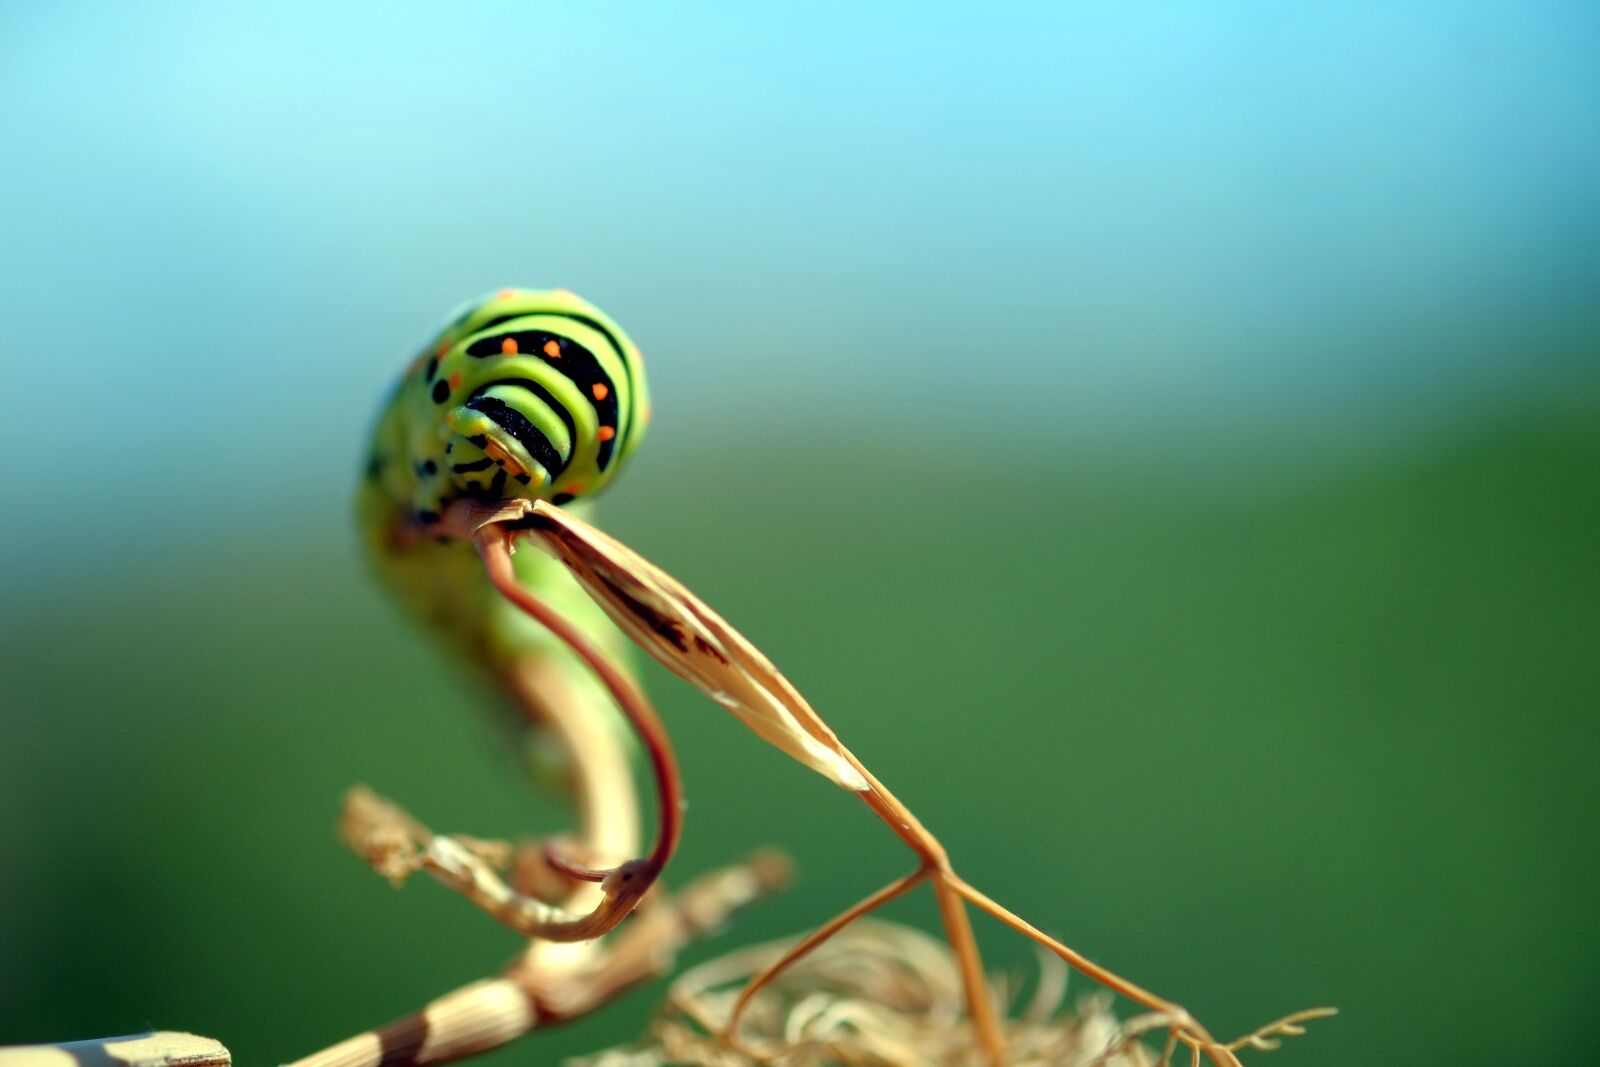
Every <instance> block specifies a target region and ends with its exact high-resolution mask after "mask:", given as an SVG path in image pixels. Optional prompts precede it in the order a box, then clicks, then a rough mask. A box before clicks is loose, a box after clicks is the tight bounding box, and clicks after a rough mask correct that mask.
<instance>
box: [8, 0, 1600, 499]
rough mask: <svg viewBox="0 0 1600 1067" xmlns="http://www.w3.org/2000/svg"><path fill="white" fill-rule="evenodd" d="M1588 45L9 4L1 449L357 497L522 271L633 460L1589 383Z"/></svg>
mask: <svg viewBox="0 0 1600 1067" xmlns="http://www.w3.org/2000/svg"><path fill="white" fill-rule="evenodd" d="M1597 23H1600V11H1597V9H1596V8H1594V7H1593V6H1592V5H1588V4H1581V3H1574V4H1554V3H1547V4H1529V3H1514V4H1513V3H1506V4H1462V3H1453V2H1452V3H1434V4H1409V5H1403V6H1396V5H1388V4H1339V5H1281V4H1235V5H1225V6H1217V5H1211V6H1207V5H1172V6H1139V7H1138V8H1137V9H1135V8H1133V7H1130V6H1129V5H1121V4H1086V5H1039V6H1029V5H998V6H990V7H985V8H982V9H973V8H967V7H957V6H950V5H937V4H905V5H893V4H891V5H877V6H872V7H870V8H869V9H858V8H857V7H856V6H854V5H840V6H829V5H816V4H807V5H795V6H773V5H759V6H754V5H724V6H711V7H694V8H688V9H686V8H683V7H680V6H679V5H669V4H660V5H635V6H607V5H591V4H505V5H493V4H478V5H454V4H438V5H393V4H384V5H321V4H295V3H287V4H274V5H260V6H257V5H212V4H199V3H195V4H163V3H140V4H137V5H134V4H127V5H106V4H78V3H51V4H43V3H19V4H8V5H6V6H5V8H4V10H3V11H0V145H3V146H4V156H5V158H6V159H7V161H8V163H7V165H6V166H5V167H4V168H0V232H3V233H4V234H5V240H4V242H3V244H0V302H3V307H4V311H5V320H6V322H7V323H8V327H7V331H6V336H5V337H4V339H3V340H0V358H3V359H4V360H5V362H6V366H7V368H8V370H9V372H10V377H11V381H12V382H13V386H12V387H13V389H14V390H15V391H16V392H15V393H14V395H19V396H20V397H22V398H23V402H22V403H20V404H16V405H13V407H12V408H11V411H10V413H9V415H8V418H7V420H6V422H5V425H4V426H3V427H0V446H3V447H4V448H5V449H6V451H7V453H8V454H11V455H31V454H37V453H38V451H39V450H40V445H39V444H38V441H39V440H40V439H48V440H61V439H63V437H66V438H70V439H71V440H72V441H73V442H74V443H73V448H74V450H75V451H76V452H77V453H78V454H79V455H80V456H81V457H82V458H80V459H79V460H78V461H77V462H76V463H75V467H76V469H77V470H78V472H79V473H80V474H82V475H84V476H85V478H86V480H87V484H88V486H92V488H93V489H94V490H95V491H96V492H98V493H109V494H111V496H112V497H113V498H114V499H116V500H118V501H119V502H122V503H125V504H127V505H128V506H131V507H134V508H135V509H137V508H139V507H141V506H142V504H144V503H146V502H153V501H164V502H166V503H167V504H168V505H170V506H173V507H176V506H178V505H177V503H176V501H177V500H178V499H179V498H182V497H183V496H184V494H185V493H186V492H188V493H190V495H191V496H192V495H193V494H192V492H191V491H192V490H193V489H194V488H195V487H196V485H197V484H201V485H204V486H205V487H206V492H207V494H208V495H209V496H210V497H211V498H212V503H211V505H210V506H211V507H217V506H221V505H220V504H219V501H220V502H221V504H229V505H230V506H231V504H233V503H237V504H239V506H241V507H248V506H250V505H248V504H247V503H245V502H246V501H264V500H275V501H282V500H286V499H289V498H291V497H292V498H294V499H296V500H299V501H302V502H304V501H306V500H308V499H313V498H314V497H315V496H316V494H317V493H319V492H326V493H328V494H333V493H337V492H339V491H340V489H341V487H342V486H343V485H344V484H345V483H346V482H347V481H348V476H349V474H348V470H343V469H340V470H335V469H334V467H336V465H337V464H336V462H335V461H336V459H337V457H341V456H344V457H348V456H353V455H355V454H356V453H357V452H358V451H359V440H360V438H361V435H362V434H363V433H364V432H365V428H366V424H367V419H368V418H369V415H370V412H371V410H372V408H373V406H374V404H375V403H376V400H377V398H378V396H379V395H380V393H381V391H382V389H383V388H384V385H385V383H386V382H387V381H388V379H389V378H390V376H391V375H392V374H393V373H394V370H395V368H396V367H398V366H399V365H400V364H401V362H402V361H403V360H404V358H405V356H406V354H407V353H408V352H410V351H411V350H412V348H413V346H414V345H415V344H416V343H417V341H418V339H419V338H420V337H422V336H423V335H424V334H425V333H426V332H427V331H428V330H429V329H430V328H431V327H432V326H433V325H434V324H435V323H436V322H437V321H438V320H439V318H440V317H441V316H442V315H443V314H444V313H445V311H446V310H447V309H448V308H450V307H451V306H453V305H454V304H455V303H457V302H458V301H459V300H461V299H463V298H464V297H466V296H467V295H470V294H473V293H476V292H479V291H482V290H486V289H490V288H494V287H498V286H500V285H503V284H508V283H517V284H528V285H542V284H552V285H567V286H569V287H572V288H575V289H577V290H579V291H580V292H583V293H585V294H586V295H588V296H590V297H591V298H592V299H594V300H596V301H597V302H599V303H601V304H602V306H604V307H606V308H608V309H609V310H611V311H612V312H613V313H614V314H615V315H617V316H618V317H619V318H620V319H621V320H622V321H623V322H624V323H625V324H627V325H628V327H629V328H630V330H631V331H632V332H633V333H634V334H635V335H636V336H637V337H638V339H639V340H640V342H641V344H642V345H643V347H644V349H645V351H646V353H647V356H649V357H650V359H651V369H652V379H653V382H654V384H655V389H656V393H657V397H658V401H659V402H658V411H659V412H660V415H659V423H658V434H657V439H658V442H666V443H665V444H659V443H658V444H657V445H655V446H653V447H654V448H657V449H661V448H665V449H668V450H670V449H672V448H674V447H676V445H675V444H674V443H673V442H685V441H689V440H691V439H693V438H695V437H697V436H699V437H702V438H704V439H710V440H718V439H721V438H722V437H724V436H725V435H727V434H729V433H734V432H739V433H748V432H751V431H752V429H754V430H755V431H756V432H773V433H781V432H783V431H785V430H796V429H804V428H806V427H810V426H813V425H815V424H816V423H817V422H818V421H820V422H822V423H824V424H827V425H834V424H851V423H854V424H856V425H867V426H875V425H880V424H883V423H888V424H894V423H895V422H896V421H897V420H898V419H900V418H902V417H906V416H910V417H911V418H913V419H914V418H915V417H916V413H918V412H926V411H930V410H937V411H939V412H944V413H948V416H949V417H951V418H954V419H956V420H957V421H958V422H959V423H961V424H962V425H963V426H968V425H971V426H982V427H983V428H984V432H985V434H986V435H992V436H995V437H998V438H1004V437H1005V436H1006V435H1007V434H1008V433H1012V432H1015V433H1017V434H1023V435H1026V434H1031V433H1038V432H1043V433H1045V434H1046V435H1050V434H1057V433H1060V434H1069V435H1070V434H1075V433H1091V434H1094V435H1110V436H1111V437H1112V438H1113V439H1114V440H1117V441H1121V442H1124V443H1125V444H1129V445H1132V444H1136V443H1137V442H1138V441H1139V440H1141V439H1143V438H1147V437H1149V436H1150V435H1151V434H1159V433H1165V432H1170V431H1171V430H1172V428H1174V427H1190V426H1194V425H1199V426H1202V427H1211V428H1213V429H1216V428H1218V427H1220V428H1222V429H1223V431H1224V432H1222V433H1220V434H1213V435H1212V436H1213V437H1216V438H1219V439H1226V440H1234V441H1238V440H1248V441H1251V442H1252V444H1260V439H1258V437H1257V436H1256V431H1260V432H1262V433H1265V434H1266V439H1267V440H1269V441H1271V443H1272V444H1273V445H1274V446H1275V447H1287V446H1289V445H1290V444H1292V443H1293V442H1294V441H1295V440H1300V439H1304V440H1315V441H1317V442H1318V445H1319V447H1333V448H1335V449H1339V448H1358V447H1360V446H1361V445H1362V443H1363V441H1364V440H1366V439H1367V438H1369V437H1371V436H1373V435H1380V436H1381V435H1385V434H1391V435H1392V434H1395V433H1408V432H1412V431H1413V430H1414V429H1415V428H1416V427H1417V426H1430V425H1432V424H1433V423H1434V422H1435V421H1436V420H1437V419H1438V417H1439V416H1441V415H1445V416H1450V415H1453V414H1456V413H1459V412H1460V411H1461V410H1464V409H1465V410H1471V409H1472V408H1473V406H1474V405H1475V404H1477V403H1478V402H1480V401H1481V400H1482V399H1483V398H1484V397H1485V396H1488V397H1492V398H1497V399H1503V398H1504V396H1505V395H1506V394H1507V393H1508V392H1511V393H1515V392H1517V391H1520V390H1526V389H1529V388H1532V389H1534V390H1547V389H1549V388H1551V385H1552V382H1553V383H1555V386H1554V387H1555V388H1557V389H1561V388H1565V387H1567V386H1566V383H1567V382H1568V380H1569V379H1570V378H1571V377H1572V376H1574V375H1583V374H1585V373H1586V372H1587V371H1590V370H1592V369H1593V364H1592V361H1591V359H1590V355H1591V354H1592V353H1593V351H1594V345H1593V340H1594V338H1595V337H1596V336H1597V335H1600V325H1597V320H1600V299H1597V297H1600V293H1597V288H1600V286H1597V278H1600V269H1597V268H1600V198H1596V197H1595V195H1594V189H1595V188H1596V187H1597V183H1600V92H1597V88H1600V67H1597V65H1596V64H1595V63H1594V55H1595V46H1596V43H1597V41H1600V35H1597V33H1596V30H1597V28H1600V27H1597ZM864 420H865V421H864ZM968 420H972V421H970V422H969V421H968ZM946 432H948V428H947V429H946ZM932 441H933V439H932V438H929V444H931V443H932ZM197 443H198V444H197ZM996 443H997V445H998V446H1002V447H1003V443H1004V442H1003V441H998V442H996ZM909 447H910V448H912V449H916V448H920V447H923V443H922V441H921V440H920V439H917V438H913V439H912V440H911V442H910V443H909ZM197 450H198V451H200V452H203V453H204V454H205V456H206V457H208V458H204V459H200V460H198V461H197V460H196V456H195V453H196V451H197ZM197 479H198V480H197ZM61 484H62V483H61V481H60V479H59V478H57V477H54V476H45V474H44V472H42V471H41V470H40V469H39V468H38V467H37V466H34V465H32V464H29V463H13V464H8V465H6V466H5V467H4V468H3V469H0V492H4V493H5V494H6V496H7V497H9V498H15V497H17V496H18V495H19V494H20V495H29V494H38V493H45V494H50V493H51V492H54V491H56V489H57V487H59V486H60V485H61ZM73 484H75V485H83V483H77V482H75V483H73Z"/></svg>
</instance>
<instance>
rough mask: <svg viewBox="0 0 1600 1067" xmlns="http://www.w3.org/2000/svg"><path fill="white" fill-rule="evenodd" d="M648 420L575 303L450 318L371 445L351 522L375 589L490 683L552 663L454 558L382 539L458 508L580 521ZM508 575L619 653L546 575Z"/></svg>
mask: <svg viewBox="0 0 1600 1067" xmlns="http://www.w3.org/2000/svg"><path fill="white" fill-rule="evenodd" d="M649 417H650V404H649V398H648V395H647V392H646V387H645V379H644V366H643V362H642V360H641V358H640V356H639V350H638V348H637V347H636V346H635V345H634V344H633V342H632V341H631V340H629V339H628V336H627V334H625V333H623V331H622V329H621V328H620V327H619V326H618V325H617V324H616V323H615V322H614V321H612V319H611V318H610V317H609V316H607V315H606V314H605V313H604V312H603V311H601V310H600V309H599V308H597V307H595V306H594V305H593V304H590V303H589V302H588V301H586V300H584V299H582V298H581V297H579V296H577V295H576V294H574V293H571V292H569V291H567V290H565V289H552V290H530V289H502V290H500V291H499V292H496V293H493V294H491V295H489V296H486V297H484V298H482V299H479V300H475V301H471V302H469V303H467V304H466V305H464V306H463V307H461V308H459V309H458V310H457V311H456V313H455V314H454V315H453V316H452V317H451V319H450V320H449V323H448V324H447V325H446V326H445V327H444V328H443V329H442V330H441V331H440V332H439V333H438V335H437V336H436V337H435V338H434V339H433V340H432V341H430V342H429V344H428V346H427V347H426V348H425V349H424V350H423V352H422V353H421V354H420V355H419V356H417V358H416V359H415V361H414V362H413V363H412V364H411V366H410V368H409V369H408V370H407V372H406V373H405V375H404V377H402V379H401V381H400V383H399V384H398V386H397V387H396V388H395V390H394V392H393V394H392V395H391V396H390V398H389V400H388V402H387V404H386V405H385V407H384V409H383V411H382V413H381V414H380V415H379V418H378V420H377V425H376V427H375V429H374V432H373V435H372V443H371V447H370V449H369V451H368V459H367V466H366V472H365V476H364V477H363V479H362V482H361V489H360V493H359V498H358V513H359V518H360V521H361V526H362V530H363V539H364V541H365V544H366V547H367V549H368V552H369V554H370V555H371V556H372V558H373V559H374V561H375V563H376V564H377V569H378V572H379V574H380V575H381V576H382V577H383V579H384V580H385V584H387V585H388V586H389V587H390V589H391V590H392V591H393V592H395V593H396V594H397V595H398V596H399V597H400V599H401V600H402V601H403V602H405V603H406V604H407V605H408V606H409V607H410V608H411V610H412V611H413V613H414V614H416V615H418V616H419V617H420V618H421V619H422V620H424V621H425V622H426V623H428V624H430V625H431V626H432V628H433V629H434V630H435V631H436V632H438V634H439V635H440V636H441V637H443V638H444V639H445V640H446V641H447V642H449V643H450V644H452V645H454V646H455V647H456V648H457V650H458V651H459V652H461V653H462V654H464V655H466V656H467V657H468V658H469V659H471V660H473V661H475V662H478V663H480V664H482V665H484V666H487V667H489V668H491V669H495V670H497V669H500V668H503V667H504V666H505V665H506V663H507V662H508V660H510V659H512V658H514V657H516V656H518V655H519V654H521V653H523V652H526V651H529V650H533V649H540V650H552V651H553V650H556V649H558V647H559V646H558V643H557V642H555V641H554V640H553V639H551V638H550V637H549V635H548V634H547V633H545V631H543V630H542V629H541V628H539V627H537V626H535V625H533V624H531V623H529V622H528V621H527V620H526V619H525V618H524V617H523V616H522V615H521V614H520V613H518V612H516V611H514V610H512V609H510V608H508V607H507V606H506V605H505V604H504V603H503V602H502V601H501V600H500V598H499V597H497V596H495V595H493V593H492V591H491V590H490V588H489V586H488V583H487V582H486V581H485V579H484V577H483V573H482V567H481V565H479V563H478V560H477V557H476V555H475V553H474V552H473V550H472V548H471V546H470V545H467V544H465V543H461V542H455V543H450V542H445V543H436V542H431V541H430V542H422V543H418V544H411V545H406V546H400V545H398V544H397V543H396V541H395V538H394V531H395V530H397V529H402V528H404V527H405V526H406V525H408V524H412V525H417V526H419V527H420V526H425V525H426V524H428V523H431V522H434V521H436V520H437V519H438V517H439V515H440V514H441V513H442V512H443V511H444V509H445V507H446V506H447V505H448V504H449V503H450V502H451V501H453V500H456V499H459V498H462V497H468V498H477V499H483V500H502V499H507V498H511V497H524V498H527V499H529V500H548V501H550V502H551V503H553V504H560V505H572V506H574V507H575V508H577V509H580V510H581V504H580V503H579V502H581V501H582V500H584V499H586V498H588V497H591V496H593V495H594V494H595V493H598V492H599V491H600V490H602V489H604V488H605V487H606V486H607V485H608V484H609V483H610V482H611V481H612V480H613V479H614V478H615V477H616V476H617V474H618V472H619V471H620V470H621V469H622V467H623V466H625V465H626V463H627V460H628V457H629V456H630V455H632V454H633V452H634V450H635V449H637V448H638V446H639V443H640V441H641V440H642V439H643V438H644V432H645V426H646V424H647V423H648V422H649ZM517 570H518V576H519V578H520V579H522V580H523V581H524V582H526V583H527V584H528V585H529V587H530V588H532V589H535V590H537V591H538V592H539V593H540V595H541V596H543V597H544V598H545V599H547V600H549V601H551V602H552V603H553V604H554V605H555V606H557V607H559V608H561V609H562V610H563V611H565V612H568V613H570V614H571V615H572V617H573V619H574V621H575V622H577V623H578V624H579V625H580V626H582V627H583V628H584V629H585V630H586V631H589V632H590V633H591V634H592V635H594V636H596V637H597V638H599V639H601V640H602V641H603V643H604V644H606V645H607V646H609V647H613V648H617V647H620V645H621V642H620V637H619V635H617V634H616V633H615V628H614V627H612V626H611V624H610V623H609V622H608V621H607V620H605V618H604V616H603V613H602V612H601V611H600V610H599V609H598V608H597V607H596V606H595V605H594V603H593V602H592V601H591V600H590V599H589V597H587V596H586V595H584V594H583V593H582V592H581V591H580V590H579V589H578V587H577V586H576V585H575V584H574V583H573V582H572V580H571V579H570V578H569V577H568V576H567V574H566V572H565V571H564V570H563V569H562V568H561V567H560V566H559V565H558V564H556V563H555V562H554V561H552V560H550V559H548V558H547V557H544V556H542V555H541V554H539V553H536V552H525V553H521V554H519V555H518V556H517ZM557 654H559V653H557Z"/></svg>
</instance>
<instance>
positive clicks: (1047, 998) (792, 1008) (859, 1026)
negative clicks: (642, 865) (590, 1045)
mask: <svg viewBox="0 0 1600 1067" xmlns="http://www.w3.org/2000/svg"><path fill="white" fill-rule="evenodd" d="M788 945H789V942H787V941H783V942H773V943H770V944H766V945H757V946H754V947H751V948H746V949H741V950H739V951H736V952H733V953H730V954H728V955H726V956H722V957H720V958H718V959H715V960H712V961H710V962H709V963H705V964H702V965H700V966H698V967H695V968H692V969H690V970H688V971H686V972H684V974H683V975H682V976H681V977H679V978H678V980H677V981H675V982H674V983H673V984H672V987H671V989H670V991H669V993H668V995H667V999H666V1002H665V1003H664V1004H663V1005H662V1006H661V1008H660V1009H659V1010H658V1011H657V1013H656V1017H655V1019H654V1020H653V1021H652V1023H651V1025H650V1029H649V1032H648V1034H647V1036H646V1038H645V1039H644V1040H643V1041H642V1042H640V1043H639V1044H637V1045H634V1046H631V1047H627V1048H618V1049H611V1050H608V1051H606V1052H602V1053H599V1054H598V1055H594V1056H589V1057H585V1058H583V1059H581V1060H577V1061H572V1062H571V1064H570V1067H667V1065H669V1064H670V1065H675V1067H676V1065H681V1067H750V1065H755V1064H770V1065H772V1067H907V1065H910V1064H927V1065H929V1067H982V1065H983V1063H984V1059H983V1055H982V1053H981V1051H980V1046H979V1043H978V1041H977V1040H976V1037H975V1035H974V1034H973V1030H972V1025H971V1023H970V1021H969V1020H968V1018H967V1013H966V1002H965V1000H964V996H963V993H962V986H961V974H960V971H959V970H958V968H957V964H956V959H955V956H954V955H953V954H952V953H951V952H950V949H949V948H948V947H947V946H946V945H945V944H944V943H943V942H941V941H938V940H936V939H934V938H932V937H929V936H928V935H926V934H924V933H922V932H921V931H919V930H913V929H911V928H909V927H906V926H901V925H899V924H896V923H888V922H880V921H872V920H864V921H862V922H859V923H857V924H855V925H854V926H852V927H850V928H848V929H847V930H845V931H844V932H842V933H841V934H839V935H838V936H837V937H835V938H834V939H833V940H831V941H828V942H826V943H825V944H823V945H822V946H820V947H819V948H818V949H817V950H816V951H815V952H813V953H812V954H811V955H810V956H807V957H806V958H805V959H804V960H802V961H800V962H799V963H797V964H796V965H795V966H794V967H792V968H791V969H790V970H789V971H787V972H786V973H785V974H783V975H782V976H781V977H780V978H779V979H778V980H777V981H775V982H774V983H773V984H772V986H770V987H768V988H767V989H765V990H763V991H762V992H761V993H760V994H759V995H758V996H757V997H756V999H755V1000H754V1001H753V1002H752V1003H751V1005H750V1007H749V1008H748V1009H747V1011H746V1013H745V1016H744V1020H743V1022H742V1024H741V1028H740V1030H741V1033H740V1040H739V1042H738V1047H734V1046H733V1045H732V1044H731V1043H730V1042H728V1041H726V1040H724V1039H723V1038H722V1037H721V1036H719V1035H720V1032H721V1031H722V1029H723V1027H724V1025H725V1023H726V1021H727V1018H728V1014H729V1012H730V1011H731V1010H732V1008H733V1003H734V999H735V997H736V996H737V995H738V992H739V990H740V988H742V986H743V985H744V983H745V982H746V981H747V980H748V979H749V978H750V977H751V976H753V975H755V974H756V973H758V972H759V971H760V970H761V969H762V968H763V967H765V966H766V965H767V964H769V963H771V962H772V961H773V960H775V959H777V958H778V957H779V956H780V955H781V954H782V952H783V950H784V949H785V948H787V947H788ZM1015 984H1016V983H1007V982H1005V981H1002V980H998V979H996V980H991V982H990V991H991V996H992V997H993V998H994V1000H995V1002H996V1006H997V1007H998V1008H1001V1009H1004V1008H1005V1007H1006V1006H1007V1005H1008V1003H1009V1002H1010V1001H1011V1000H1012V999H1013V996H1014V995H1015V993H1016V992H1017V990H1016V989H1014V988H1008V986H1012V985H1015ZM1066 990H1067V968H1066V965H1065V964H1063V963H1062V962H1061V961H1060V960H1058V959H1056V958H1055V957H1053V956H1044V955H1041V957H1040V975H1039V980H1038V982H1037V984H1036V986H1035V988H1034V991H1033V993H1032V995H1031V996H1030V997H1029V998H1028V1000H1027V1002H1026V1003H1025V1004H1023V1005H1021V1006H1020V1008H1018V1009H1017V1010H1015V1012H1014V1013H1013V1012H1006V1011H1003V1010H1002V1012H1001V1014H1003V1015H1005V1016H1006V1019H1005V1036H1006V1046H1007V1052H1008V1061H1009V1062H1010V1064H1011V1065H1012V1067H1046V1065H1050V1067H1151V1065H1152V1064H1154V1063H1155V1062H1156V1061H1157V1058H1158V1057H1157V1054H1156V1053H1153V1052H1151V1051H1150V1050H1149V1049H1148V1048H1147V1047H1145V1046H1144V1045H1142V1044H1141V1043H1140V1042H1139V1035H1140V1033H1141V1032H1142V1031H1141V1030H1140V1029H1138V1028H1137V1027H1135V1028H1134V1029H1131V1030H1130V1029H1129V1028H1127V1027H1125V1026H1124V1024H1122V1023H1121V1022H1119V1021H1118V1019H1117V1018H1116V1017H1115V1016H1114V1015H1113V1014H1112V1013H1111V998H1110V996H1109V995H1108V994H1104V993H1095V994H1090V995H1087V996H1084V997H1081V998H1079V999H1078V1001H1077V1003H1076V1004H1075V1005H1074V1006H1073V1008H1072V1010H1070V1011H1062V1010H1061V1009H1062V1005H1063V1002H1064V1000H1065V996H1066ZM1141 1018H1144V1017H1141Z"/></svg>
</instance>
